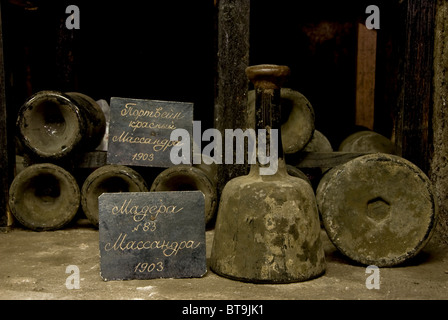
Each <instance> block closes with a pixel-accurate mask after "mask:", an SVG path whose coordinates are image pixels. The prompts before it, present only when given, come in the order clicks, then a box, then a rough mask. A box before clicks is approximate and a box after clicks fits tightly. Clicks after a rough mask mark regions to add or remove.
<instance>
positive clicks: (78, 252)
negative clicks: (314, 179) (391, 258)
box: [0, 219, 448, 300]
mask: <svg viewBox="0 0 448 320" xmlns="http://www.w3.org/2000/svg"><path fill="white" fill-rule="evenodd" d="M322 237H323V239H324V243H325V253H326V258H327V271H326V273H325V274H324V275H323V276H321V277H319V278H317V279H314V280H310V281H306V282H302V283H293V284H280V285H271V284H251V283H243V282H239V281H234V280H229V279H226V278H223V277H220V276H218V275H216V274H214V273H213V272H212V271H210V270H208V272H207V273H206V275H205V276H204V277H203V278H194V279H154V280H127V281H108V282H105V281H103V280H102V278H101V277H100V259H99V249H98V230H96V229H94V228H92V227H91V226H90V225H89V224H88V223H87V220H82V219H81V220H79V221H78V222H77V223H75V224H74V225H72V226H70V227H68V228H66V229H63V230H58V231H51V232H34V231H29V230H25V229H20V228H15V229H12V230H10V231H8V232H2V233H0V257H1V259H0V299H13V300H16V299H95V300H96V299H101V300H103V299H150V300H168V299H175V300H184V299H197V300H203V299H207V300H229V299H232V300H235V299H236V300H239V299H250V300H258V299H263V300H271V299H276V300H287V299H294V300H302V299H303V300H308V299H343V300H347V299H350V300H353V299H355V300H356V299H361V300H370V299H390V300H395V299H424V300H427V299H448V247H447V246H446V245H442V244H440V243H439V242H437V241H433V240H432V241H431V242H429V243H428V245H427V246H426V247H425V249H424V250H423V251H422V252H421V253H420V254H419V255H418V256H417V257H415V258H414V259H413V260H412V261H408V262H407V263H406V265H402V266H400V267H393V268H381V269H380V288H379V289H375V288H373V289H368V288H367V287H366V280H367V278H368V277H369V275H370V274H368V273H366V267H364V266H359V265H355V264H353V263H352V262H350V261H348V260H347V259H346V258H345V257H344V256H342V255H341V254H340V253H339V252H338V251H337V250H336V249H335V247H334V246H333V245H332V244H331V242H330V241H329V239H328V237H327V236H326V234H325V232H323V231H322ZM212 241H213V230H211V231H207V257H210V250H211V244H212ZM70 265H75V266H77V267H78V268H79V274H80V287H79V289H68V288H67V287H66V280H67V277H69V276H70V272H69V273H66V268H67V267H68V266H70Z"/></svg>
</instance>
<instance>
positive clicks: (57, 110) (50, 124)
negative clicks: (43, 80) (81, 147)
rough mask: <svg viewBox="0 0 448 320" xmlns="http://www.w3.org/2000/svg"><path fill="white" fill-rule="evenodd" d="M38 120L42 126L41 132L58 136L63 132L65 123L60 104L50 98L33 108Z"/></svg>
mask: <svg viewBox="0 0 448 320" xmlns="http://www.w3.org/2000/svg"><path fill="white" fill-rule="evenodd" d="M35 113H36V115H37V116H38V119H39V120H38V122H39V123H40V126H41V128H43V132H42V133H43V134H46V135H48V136H58V135H61V134H63V133H64V132H65V129H66V126H67V123H66V120H65V117H64V114H63V112H62V105H61V104H59V103H57V102H55V101H51V100H45V101H43V102H41V103H40V104H38V105H37V106H36V108H35Z"/></svg>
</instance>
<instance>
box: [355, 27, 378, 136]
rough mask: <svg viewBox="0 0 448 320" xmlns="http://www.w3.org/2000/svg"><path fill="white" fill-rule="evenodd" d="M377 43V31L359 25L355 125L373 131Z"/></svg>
mask: <svg viewBox="0 0 448 320" xmlns="http://www.w3.org/2000/svg"><path fill="white" fill-rule="evenodd" d="M376 42H377V31H376V30H374V29H372V30H369V29H367V28H366V26H365V25H364V24H362V23H358V51H357V60H356V120H355V123H356V125H358V126H364V127H366V128H369V129H371V130H373V125H374V116H375V74H376V73H375V70H376V68H375V66H376V46H377V44H376Z"/></svg>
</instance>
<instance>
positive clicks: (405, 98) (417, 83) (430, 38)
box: [395, 0, 437, 173]
mask: <svg viewBox="0 0 448 320" xmlns="http://www.w3.org/2000/svg"><path fill="white" fill-rule="evenodd" d="M436 4H437V1H434V0H408V1H405V2H404V3H403V4H402V8H401V15H402V16H403V18H404V21H405V24H404V28H403V29H404V30H402V33H401V39H400V40H399V43H398V45H399V46H400V48H401V49H402V50H401V53H400V57H399V59H400V72H399V73H400V74H399V79H398V80H399V85H398V89H399V98H398V103H397V106H398V108H397V110H396V116H395V143H396V147H397V151H398V152H399V154H401V156H402V157H404V158H406V159H408V160H409V161H411V162H413V163H414V164H415V165H417V166H418V167H420V169H422V170H423V171H424V172H425V173H428V169H429V162H430V158H431V155H432V129H431V128H432V123H430V121H431V117H432V109H433V74H434V71H433V53H434V27H435V11H436V10H435V8H436Z"/></svg>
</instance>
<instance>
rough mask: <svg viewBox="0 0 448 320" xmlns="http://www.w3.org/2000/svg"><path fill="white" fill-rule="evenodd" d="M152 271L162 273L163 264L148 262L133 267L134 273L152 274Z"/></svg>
mask: <svg viewBox="0 0 448 320" xmlns="http://www.w3.org/2000/svg"><path fill="white" fill-rule="evenodd" d="M154 270H156V271H158V272H161V271H163V263H162V262H160V261H159V262H157V263H148V262H143V263H142V262H139V263H137V265H136V266H135V269H134V272H145V271H146V272H153V271H154Z"/></svg>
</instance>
